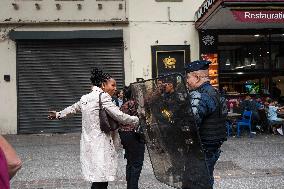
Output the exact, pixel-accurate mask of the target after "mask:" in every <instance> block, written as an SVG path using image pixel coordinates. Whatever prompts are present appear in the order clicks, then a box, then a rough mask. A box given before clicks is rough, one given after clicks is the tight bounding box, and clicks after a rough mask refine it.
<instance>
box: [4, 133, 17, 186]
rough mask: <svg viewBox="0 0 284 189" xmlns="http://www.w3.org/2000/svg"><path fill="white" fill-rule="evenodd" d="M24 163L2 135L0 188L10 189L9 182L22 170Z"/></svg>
mask: <svg viewBox="0 0 284 189" xmlns="http://www.w3.org/2000/svg"><path fill="white" fill-rule="evenodd" d="M21 167H22V161H21V159H20V158H19V156H18V155H17V153H16V151H15V149H14V148H13V147H12V146H11V145H10V144H9V142H8V141H7V140H6V139H5V138H4V137H3V136H1V135H0V188H1V189H9V188H10V183H9V181H10V180H11V179H12V178H13V177H14V176H15V175H16V173H17V172H18V171H19V170H20V169H21Z"/></svg>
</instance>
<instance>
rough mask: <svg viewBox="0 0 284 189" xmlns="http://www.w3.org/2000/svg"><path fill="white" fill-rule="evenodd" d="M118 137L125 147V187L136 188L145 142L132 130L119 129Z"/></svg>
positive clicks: (128, 188)
mask: <svg viewBox="0 0 284 189" xmlns="http://www.w3.org/2000/svg"><path fill="white" fill-rule="evenodd" d="M119 134H120V139H121V143H122V145H123V148H124V149H125V158H126V159H127V165H126V181H127V189H138V181H139V177H140V173H141V170H142V166H143V161H144V152H145V144H144V143H143V142H141V140H140V139H139V136H138V135H137V134H136V133H135V132H133V131H120V132H119Z"/></svg>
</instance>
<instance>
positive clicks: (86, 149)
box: [48, 69, 139, 189]
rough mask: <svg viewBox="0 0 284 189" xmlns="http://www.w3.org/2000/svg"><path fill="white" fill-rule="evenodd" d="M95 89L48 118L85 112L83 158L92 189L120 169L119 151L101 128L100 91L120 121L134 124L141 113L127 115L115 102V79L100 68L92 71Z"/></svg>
mask: <svg viewBox="0 0 284 189" xmlns="http://www.w3.org/2000/svg"><path fill="white" fill-rule="evenodd" d="M90 79H91V81H92V84H93V88H92V92H90V93H89V94H86V95H84V96H82V97H81V99H80V101H78V102H76V103H75V104H73V105H71V106H69V107H67V108H65V109H63V110H62V111H60V112H56V111H51V112H50V114H49V116H48V118H49V119H61V118H65V117H67V116H69V115H72V114H75V113H77V112H82V134H81V141H80V160H81V166H82V173H83V177H84V179H85V180H87V181H90V182H92V189H106V188H107V186H108V181H114V180H115V178H116V171H117V152H116V151H115V147H114V143H113V139H112V137H111V134H106V133H104V132H102V131H101V129H100V120H99V94H100V93H102V92H104V93H102V95H101V102H102V106H103V107H104V108H105V109H106V111H107V112H108V114H109V115H110V116H111V117H112V118H113V119H115V120H117V121H118V122H119V123H122V124H134V125H137V124H138V122H139V119H138V117H136V116H130V115H127V114H125V113H123V112H121V111H120V110H119V108H118V107H117V106H116V105H114V104H113V103H112V98H111V96H112V95H113V94H114V92H115V91H116V81H115V80H114V79H113V78H112V77H111V76H110V75H108V74H106V73H103V72H102V71H100V70H98V69H94V70H93V71H92V76H91V78H90Z"/></svg>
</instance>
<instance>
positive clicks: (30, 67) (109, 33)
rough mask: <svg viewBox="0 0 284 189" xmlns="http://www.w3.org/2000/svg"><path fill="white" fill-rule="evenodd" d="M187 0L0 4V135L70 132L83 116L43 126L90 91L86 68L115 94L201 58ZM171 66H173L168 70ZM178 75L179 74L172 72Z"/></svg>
mask: <svg viewBox="0 0 284 189" xmlns="http://www.w3.org/2000/svg"><path fill="white" fill-rule="evenodd" d="M201 4H202V2H201V1H190V0H143V1H141V0H72V1H68V0H29V1H26V0H2V1H1V2H0V56H1V61H0V75H1V77H0V102H1V103H0V104H1V108H0V133H1V134H6V133H9V134H16V133H42V132H73V131H76V130H80V125H81V123H80V115H79V116H77V117H75V118H73V119H71V120H66V121H61V122H60V123H59V122H57V121H48V120H47V119H46V117H47V114H48V111H49V110H53V109H55V110H60V109H62V108H63V107H65V106H67V105H71V104H72V103H74V102H76V101H77V100H79V98H80V96H82V95H83V94H85V93H87V92H88V91H89V90H90V82H89V76H90V69H91V68H93V67H100V68H102V69H104V70H105V71H106V72H109V73H111V74H112V75H113V76H114V77H115V78H116V80H117V82H118V86H119V88H122V87H123V86H124V85H128V84H129V83H131V82H134V81H136V79H138V78H143V79H149V78H152V77H153V76H157V75H159V74H163V73H162V72H161V69H160V67H161V66H162V64H163V63H165V62H167V61H165V60H168V61H171V60H175V61H176V65H177V66H176V67H177V68H181V67H183V65H184V62H186V61H190V59H191V60H195V59H198V58H199V38H198V31H197V30H196V29H195V22H194V16H195V11H196V10H198V8H199V6H200V5H201ZM169 64H170V63H169ZM176 71H178V70H176Z"/></svg>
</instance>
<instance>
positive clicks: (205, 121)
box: [185, 60, 227, 188]
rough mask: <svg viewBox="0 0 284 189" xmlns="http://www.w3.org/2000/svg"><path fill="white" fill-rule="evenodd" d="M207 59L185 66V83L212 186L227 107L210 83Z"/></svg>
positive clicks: (224, 137) (222, 139)
mask: <svg viewBox="0 0 284 189" xmlns="http://www.w3.org/2000/svg"><path fill="white" fill-rule="evenodd" d="M210 63H211V62H209V61H201V60H200V61H194V62H191V63H187V64H186V67H185V71H186V78H187V87H188V89H189V94H190V97H191V106H192V112H193V114H194V117H195V120H196V124H197V127H198V130H199V135H200V139H201V144H202V147H203V150H204V152H205V161H206V165H207V168H208V171H209V174H210V185H211V187H212V188H213V184H214V177H213V171H214V166H215V164H216V162H217V160H218V158H219V156H220V153H221V150H220V147H221V145H222V143H223V142H224V141H225V140H226V127H225V121H226V116H227V107H226V104H225V99H224V98H223V97H221V95H220V93H219V92H218V91H217V89H215V88H214V87H213V86H212V85H211V84H210V79H209V72H208V68H209V64H210Z"/></svg>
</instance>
